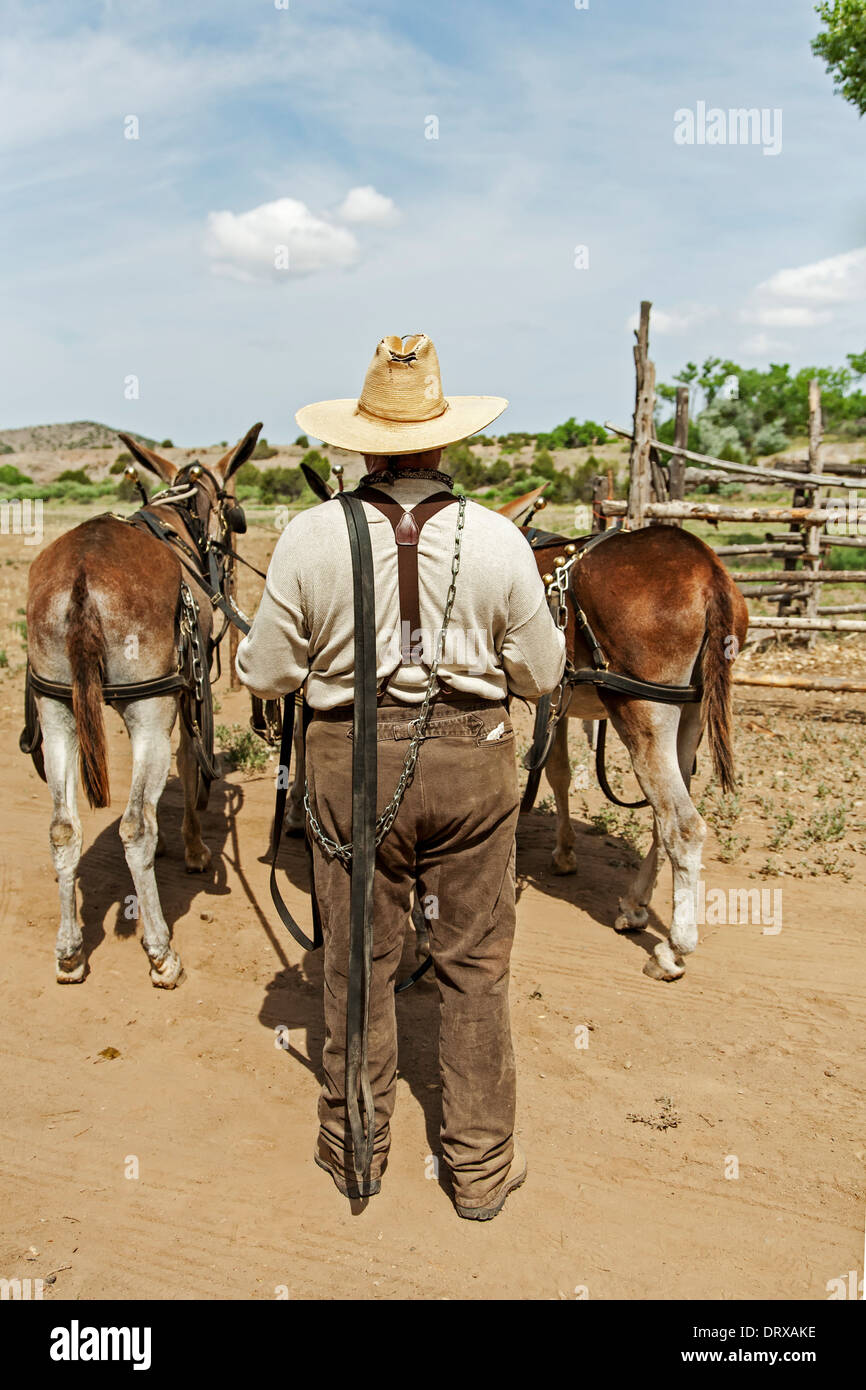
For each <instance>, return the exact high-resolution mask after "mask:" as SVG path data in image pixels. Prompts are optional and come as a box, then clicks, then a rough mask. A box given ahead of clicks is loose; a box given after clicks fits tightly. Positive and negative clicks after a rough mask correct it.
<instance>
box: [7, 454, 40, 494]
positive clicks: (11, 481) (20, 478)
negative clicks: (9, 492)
mask: <svg viewBox="0 0 866 1390" xmlns="http://www.w3.org/2000/svg"><path fill="white" fill-rule="evenodd" d="M9 452H10V453H11V452H12V451H11V449H10V451H9ZM32 482H33V479H32V478H31V477H29V476H28V475H27V474H26V473H22V472H21V470H20V468H16V467H15V465H14V463H3V464H0V483H6V484H7V486H9V487H15V486H16V484H18V483H32Z"/></svg>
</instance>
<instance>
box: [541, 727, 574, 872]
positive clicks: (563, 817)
mask: <svg viewBox="0 0 866 1390" xmlns="http://www.w3.org/2000/svg"><path fill="white" fill-rule="evenodd" d="M544 772H545V776H546V777H547V780H548V782H549V783H550V786H551V789H552V791H553V796H554V800H555V801H556V848H555V849H554V851H553V855H552V857H551V861H550V864H551V868H552V869H553V872H554V873H555V874H573V873H575V872H576V870H577V855H576V854H575V852H574V830H573V828H572V824H571V813H570V811H569V809H568V793H569V791H570V789H571V766H570V764H569V761H568V719H560V721H559V723H558V724H557V726H556V732H555V734H554V735H553V743H552V745H551V748H550V754H549V756H548V759H547V762H546V763H545V765H544Z"/></svg>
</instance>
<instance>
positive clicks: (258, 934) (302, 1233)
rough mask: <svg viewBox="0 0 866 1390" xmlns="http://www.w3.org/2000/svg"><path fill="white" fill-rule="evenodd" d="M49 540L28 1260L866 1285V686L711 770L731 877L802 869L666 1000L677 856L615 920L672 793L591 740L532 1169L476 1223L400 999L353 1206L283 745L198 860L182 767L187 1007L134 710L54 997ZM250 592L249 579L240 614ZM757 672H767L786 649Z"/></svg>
mask: <svg viewBox="0 0 866 1390" xmlns="http://www.w3.org/2000/svg"><path fill="white" fill-rule="evenodd" d="M58 524H63V525H67V524H69V523H68V519H67V520H66V521H64V522H63V523H58ZM52 534H54V533H53V532H49V534H48V536H47V537H46V540H48V539H51V536H52ZM273 539H274V537H273V535H272V534H271V535H268V533H266V532H264V531H261V532H259V531H256V532H254V533H252V534H251V536H250V537H249V538H248V541H247V542H246V543H245V547H246V548H245V553H246V554H247V555H248V557H249V558H250V559H252V560H253V561H255V562H257V563H261V562H262V560H263V559H265V558H266V556H267V554H268V552H269V550H270V548H271V547H272V545H273ZM32 558H33V549H32V548H27V547H24V546H23V545H22V544H21V543H20V542H19V541H18V540H17V539H16V538H14V537H4V559H5V560H6V564H5V565H4V566H3V568H2V569H0V604H2V614H3V622H4V624H5V627H6V635H5V637H4V642H5V647H6V650H7V652H8V658H7V659H8V663H9V664H8V666H7V667H5V668H4V669H2V671H0V679H2V684H0V740H2V746H3V748H4V749H5V750H6V756H5V758H4V780H3V792H4V796H3V802H2V809H0V831H2V841H3V856H2V882H0V900H2V931H3V949H2V962H3V969H2V982H0V994H2V1008H3V1017H4V1027H3V1032H2V1041H0V1048H2V1063H0V1067H2V1070H0V1094H2V1146H0V1152H2V1158H0V1164H2V1168H0V1188H2V1190H0V1209H2V1212H3V1221H2V1230H0V1275H2V1276H3V1277H6V1278H12V1277H15V1276H20V1277H26V1276H30V1277H41V1278H46V1277H47V1276H49V1275H53V1276H54V1282H53V1283H51V1284H50V1285H48V1286H47V1287H46V1291H45V1292H46V1297H53V1298H92V1297H110V1298H133V1297H135V1298H154V1299H169V1298H171V1299H177V1298H193V1297H206V1298H219V1297H230V1298H267V1299H270V1298H274V1297H275V1296H277V1295H278V1293H280V1292H281V1291H282V1290H285V1291H286V1292H287V1294H288V1296H289V1297H292V1298H302V1297H307V1296H312V1297H327V1298H335V1297H336V1298H343V1297H363V1298H399V1297H424V1298H434V1299H453V1298H479V1299H480V1298H497V1297H511V1298H513V1297H517V1298H528V1299H548V1298H552V1299H557V1298H568V1299H573V1298H576V1297H585V1296H588V1297H591V1298H648V1297H660V1298H669V1299H684V1298H698V1299H703V1298H714V1297H721V1298H737V1297H742V1298H773V1299H791V1298H809V1299H823V1298H826V1297H827V1284H828V1281H829V1280H832V1279H834V1278H837V1277H847V1272H848V1271H849V1270H851V1269H856V1270H857V1271H858V1275H859V1276H862V1272H863V1265H862V1261H863V1233H864V1215H866V1134H864V1127H863V1116H864V1092H866V1067H864V1061H863V1045H862V1044H863V1037H864V1021H866V1018H864V1016H866V1003H864V994H866V991H864V964H863V962H864V951H863V947H864V938H866V912H864V907H863V899H864V889H866V852H864V851H866V815H864V806H863V801H862V800H861V788H862V785H863V784H862V777H863V773H864V740H863V733H864V730H863V723H864V721H866V697H864V696H859V697H846V698H845V699H844V701H839V700H836V699H834V698H833V697H832V696H826V695H821V696H812V695H808V694H806V695H803V694H801V693H797V692H784V693H782V695H781V697H780V692H770V693H768V692H765V691H762V690H749V689H743V690H742V691H740V692H739V693H738V697H737V708H738V714H737V747H738V755H739V770H740V775H741V779H742V785H741V788H740V791H739V793H738V795H737V797H736V798H728V799H725V798H721V797H720V796H719V795H718V790H717V788H715V787H714V784H713V783H712V781H711V779H710V778H709V776H708V768H707V766H706V760H705V759H704V758H703V757H702V758H701V766H700V769H699V774H698V778H697V780H696V784H695V785H696V799H697V800H699V801H700V802H701V803H702V807H703V810H704V812H705V814H706V815H707V818H708V820H709V821H710V824H711V827H712V832H711V835H710V837H709V839H708V842H707V849H706V852H705V856H704V862H705V870H706V881H707V885H708V887H709V886H710V885H712V886H713V887H720V888H723V889H725V890H727V889H729V888H733V889H749V888H754V887H758V888H761V887H765V888H770V889H775V888H781V890H782V892H783V924H782V930H781V931H780V932H778V933H777V934H768V933H766V932H765V931H764V930H763V928H762V925H761V924H760V923H751V922H750V923H743V924H738V925H706V926H705V927H704V928H703V929H702V932H701V944H700V946H699V948H698V951H697V952H696V954H695V955H694V956H693V957H691V958H690V959H689V962H688V969H687V973H686V976H685V977H684V979H682V980H681V981H679V982H677V983H674V984H667V985H666V984H660V983H657V982H654V981H651V980H649V979H648V978H647V977H645V976H644V975H643V974H642V966H643V964H644V962H645V960H646V958H647V953H648V952H650V951H651V950H652V946H653V944H654V941H655V940H656V939H657V932H658V931H659V930H660V928H661V925H662V924H663V923H664V922H666V921H667V920H668V915H669V910H670V879H669V874H668V872H667V871H666V870H663V872H662V874H661V876H660V881H659V888H658V890H657V893H656V896H655V899H654V903H653V907H654V913H653V915H652V916H651V920H650V925H649V928H648V929H647V930H646V931H644V932H640V933H638V934H637V935H634V936H631V937H622V936H618V935H616V933H615V932H614V931H613V929H612V922H613V918H614V916H615V912H616V901H617V896H618V894H619V892H621V891H622V887H623V885H624V883H625V882H626V881H627V877H628V875H629V873H630V872H632V869H631V866H632V865H633V864H634V863H636V847H641V846H645V845H646V842H647V838H648V836H647V812H646V811H639V812H635V813H629V812H620V811H617V810H615V809H614V808H608V807H607V805H606V803H605V802H604V801H603V799H602V798H601V796H600V794H599V793H598V791H597V789H596V787H595V785H594V781H593V780H592V779H591V778H590V779H584V778H583V777H582V774H581V775H577V774H578V772H579V769H580V768H582V767H584V766H586V767H587V768H588V767H589V761H588V754H587V751H586V746H585V743H584V741H583V738H582V735H581V732H580V726H579V725H575V727H574V732H573V735H572V745H573V754H574V757H575V764H576V781H577V783H578V787H577V789H576V790H575V792H574V795H573V799H572V813H573V818H574V824H575V828H576V831H577V835H578V842H577V851H578V857H579V863H580V868H579V872H578V873H577V874H576V875H574V876H570V877H566V878H562V877H557V876H555V875H553V874H552V873H551V872H550V869H549V857H550V851H551V849H552V846H553V836H554V821H553V818H552V816H551V814H550V813H549V810H548V809H546V803H545V802H544V801H543V800H542V802H541V804H540V807H539V809H537V810H536V811H535V812H534V813H533V814H532V815H531V816H529V817H528V818H526V819H525V820H524V821H523V823H522V825H521V831H520V842H519V858H518V869H519V875H520V903H519V919H518V921H519V926H518V935H517V942H516V946H515V951H514V965H513V978H512V996H511V997H512V1008H513V1024H514V1036H515V1044H516V1049H517V1058H518V1069H519V1070H518V1075H519V1133H520V1139H521V1142H522V1143H523V1145H524V1146H525V1148H526V1150H527V1153H528V1156H529V1165H530V1168H529V1178H528V1181H527V1183H526V1185H525V1187H524V1188H523V1189H522V1190H521V1191H520V1192H518V1193H516V1194H514V1195H513V1196H512V1197H511V1198H510V1199H509V1201H508V1203H507V1205H506V1208H505V1210H504V1212H503V1213H502V1215H501V1216H500V1217H499V1218H498V1219H497V1220H496V1221H494V1222H492V1223H490V1224H488V1225H473V1224H471V1223H468V1222H462V1221H460V1220H459V1219H458V1218H457V1217H456V1215H455V1214H454V1212H453V1209H452V1207H451V1204H450V1201H449V1198H448V1195H447V1190H446V1188H445V1186H444V1183H445V1179H444V1177H443V1178H442V1180H441V1183H440V1182H438V1181H437V1180H436V1178H435V1175H434V1173H433V1169H434V1165H433V1164H432V1163H431V1162H430V1161H429V1156H430V1155H435V1154H436V1153H437V1150H438V1140H437V1132H438V1110H439V1088H438V1078H437V1064H436V1016H437V1008H436V992H435V986H431V985H429V984H427V983H426V982H425V983H422V984H421V985H419V986H418V987H417V988H416V989H414V990H412V991H410V992H409V993H408V994H407V995H405V996H403V997H401V999H400V1000H399V1001H398V1016H399V1021H400V1079H399V1096H398V1106H397V1114H396V1117H395V1122H394V1125H393V1147H392V1155H391V1162H390V1167H389V1169H388V1172H387V1176H386V1181H385V1183H384V1185H383V1191H382V1194H381V1195H380V1196H379V1197H377V1198H375V1199H374V1200H373V1201H372V1202H370V1203H369V1205H367V1206H366V1207H365V1208H364V1209H363V1210H360V1209H359V1210H357V1211H354V1212H353V1211H352V1210H350V1207H349V1204H348V1203H347V1202H346V1201H345V1200H344V1199H343V1198H341V1197H340V1196H339V1195H338V1194H337V1192H336V1191H335V1189H334V1188H333V1186H332V1185H331V1183H330V1180H329V1179H328V1178H327V1177H326V1176H325V1175H324V1174H323V1173H321V1172H320V1171H319V1170H318V1169H317V1168H316V1167H315V1166H314V1165H313V1163H312V1158H311V1155H312V1149H313V1142H314V1137H315V1103H316V1094H317V1085H318V1083H317V1070H318V1066H319V1058H320V1051H321V1044H322V1014H321V1003H320V996H321V962H320V960H319V958H318V957H317V956H312V955H305V954H304V953H303V952H302V951H301V950H300V949H299V948H297V947H296V946H295V944H294V943H293V942H292V941H291V940H290V939H289V938H288V937H287V936H286V935H285V933H284V932H283V930H282V928H281V927H280V926H279V924H278V923H277V921H276V918H275V914H274V912H273V910H272V908H271V905H270V899H269V895H268V889H267V867H266V862H265V853H266V847H267V842H268V833H269V826H270V817H271V806H272V797H273V785H272V769H273V762H271V764H270V765H269V767H268V768H266V769H264V770H262V771H260V772H256V773H250V772H245V771H234V772H231V773H229V775H227V776H226V777H225V778H224V780H222V781H221V782H219V783H217V784H216V785H215V786H214V789H213V793H212V798H211V804H210V807H209V809H208V811H207V813H206V814H205V818H204V835H205V839H206V841H207V843H208V844H209V845H210V848H211V849H212V851H213V854H214V859H213V864H212V866H211V870H210V871H209V872H208V873H207V874H205V875H204V876H203V877H191V876H189V875H187V874H186V873H185V872H184V867H183V855H182V847H181V842H180V814H181V795H180V788H179V784H178V781H177V779H176V778H174V777H173V778H172V780H171V781H170V783H169V786H168V788H167V790H166V794H165V797H164V799H163V803H162V808H161V821H162V825H163V828H164V831H165V833H166V837H167V842H168V844H167V853H166V855H165V856H164V857H163V858H162V859H161V860H160V861H159V867H158V878H159V882H160V888H161V893H162V899H163V905H164V908H165V911H166V916H167V918H168V920H169V921H170V922H171V923H172V924H173V929H174V939H175V943H176V945H177V947H178V949H179V951H180V953H181V955H182V957H183V960H184V963H185V966H186V972H187V977H186V979H185V981H184V983H183V984H182V986H181V987H180V988H179V989H178V990H176V991H175V992H173V993H164V992H161V991H158V990H155V989H153V988H152V987H151V985H150V983H149V980H148V974H147V962H146V958H145V956H144V954H143V952H142V950H141V948H140V945H139V944H138V942H137V941H136V939H135V938H136V931H135V924H134V923H130V922H128V921H127V920H126V919H125V916H124V900H125V898H126V895H127V894H129V893H131V891H132V885H131V881H130V878H129V874H128V871H127V868H126V864H125V861H124V858H123V854H122V849H121V845H120V841H119V838H118V833H117V828H118V820H119V817H120V815H121V813H122V810H123V805H124V801H125V794H126V788H127V785H128V769H129V751H128V742H127V739H126V735H125V733H124V732H123V728H122V725H121V724H120V721H119V719H118V718H117V716H116V715H114V714H113V713H108V715H107V727H108V730H109V745H110V757H111V771H112V787H113V803H112V806H111V807H110V808H109V809H107V810H105V811H96V812H94V811H84V812H83V819H84V824H85V852H84V855H83V858H82V861H81V866H80V902H81V910H82V913H83V920H84V923H85V934H86V942H87V947H88V951H89V954H90V974H89V976H88V978H87V980H86V982H85V983H84V984H83V985H80V986H67V987H63V988H61V987H59V986H58V985H56V984H55V982H54V976H53V968H52V967H53V944H54V936H55V932H56V925H57V897H56V885H55V883H54V875H53V870H52V866H51V859H50V855H49V850H48V838H47V830H48V813H49V806H48V798H47V793H46V789H45V787H44V785H43V784H42V783H41V782H40V781H39V779H38V778H37V776H36V773H35V771H34V770H33V768H32V766H31V763H30V761H29V759H25V758H24V757H22V756H21V755H20V753H19V752H18V750H17V736H18V732H19V730H20V726H21V715H20V704H21V690H22V684H23V671H22V662H23V646H22V643H21V639H22V634H21V633H20V631H19V630H17V629H16V628H15V626H14V624H15V623H16V622H17V621H19V618H18V610H19V609H20V608H22V607H23V603H24V590H25V584H26V569H27V564H28V563H29V561H30V560H32ZM255 596H256V590H255V587H254V586H253V584H252V583H251V582H250V581H248V580H247V579H246V578H244V580H243V581H242V584H241V594H240V597H241V602H242V604H243V605H244V606H245V607H246V608H247V609H248V610H252V609H253V608H254V606H255ZM858 643H859V639H858ZM2 645H4V643H3V642H0V646H2ZM855 650H856V652H857V654H858V660H860V659H861V649H860V647H859V645H858V644H857V643H855V644H849V646H848V647H846V648H843V649H842V655H841V657H840V658H839V660H841V661H843V662H844V661H846V660H848V659H849V657H850V655H851V653H852V652H854V651H855ZM846 654H847V655H846ZM750 659H751V658H750ZM759 659H760V660H762V661H763V663H764V665H763V667H762V669H770V668H771V667H772V664H773V660H774V658H773V655H772V653H770V654H767V655H766V656H764V657H763V658H759ZM815 660H816V669H821V670H826V669H828V667H832V665H833V664H834V662H835V660H836V657H835V656H834V654H833V653H832V652H831V651H830V650H829V647H828V650H827V653H826V657H823V656H821V654H820V653H819V656H818V657H816V659H815ZM821 661H823V662H825V664H820V662H821ZM218 698H219V700H220V702H221V710H220V712H219V714H218V722H220V723H222V724H225V725H227V726H231V725H233V724H238V725H239V726H245V724H246V721H247V718H248V703H247V701H246V699H245V697H244V696H243V695H241V694H240V693H230V692H228V690H227V689H226V682H225V681H223V682H222V684H221V686H220V687H219V688H218ZM518 718H519V719H520V720H521V738H522V740H523V741H524V742H526V741H527V740H528V737H529V721H528V718H527V717H526V716H525V715H523V714H522V713H521V714H519V715H518ZM618 752H619V750H618V749H616V748H614V750H613V754H614V756H613V762H614V766H615V768H618V769H619V772H618V773H617V774H616V775H617V776H618V777H619V779H620V785H621V786H622V787H623V789H628V790H629V791H630V790H631V788H632V787H633V786H634V782H633V779H632V778H631V777H630V775H628V774H627V773H626V770H625V765H624V763H623V762H622V759H621V757H617V753H618ZM584 780H587V781H588V786H586V787H584V786H583V785H582V783H583V781H584ZM544 790H546V788H545V789H543V792H542V796H543V795H544ZM788 812H790V816H789V815H788V814H787V813H788ZM825 813H826V814H825ZM283 863H284V868H285V870H286V871H287V874H288V885H287V897H288V899H289V902H290V905H291V906H292V908H293V910H297V912H298V913H299V914H300V915H301V917H302V919H303V920H309V917H308V910H309V909H308V901H307V899H306V897H305V893H304V888H305V884H306V869H305V863H304V856H303V853H302V850H301V847H300V845H299V844H298V842H297V841H292V842H290V843H289V844H288V846H287V848H286V850H285V853H284V860H283ZM656 914H657V915H656ZM410 955H411V942H410V943H408V944H407V960H408V958H409V956H410ZM282 1028H285V1029H288V1035H287V1039H286V1040H287V1042H288V1047H287V1048H284V1047H281V1046H280V1038H281V1036H284V1035H281V1034H280V1032H279V1031H278V1030H280V1029H282ZM583 1041H585V1042H586V1043H587V1046H585V1047H584V1046H580V1045H576V1044H580V1043H581V1042H583ZM734 1160H736V1162H734ZM737 1168H738V1176H731V1174H733V1173H734V1172H735V1171H736V1169H737ZM136 1169H137V1176H134V1174H135V1172H136Z"/></svg>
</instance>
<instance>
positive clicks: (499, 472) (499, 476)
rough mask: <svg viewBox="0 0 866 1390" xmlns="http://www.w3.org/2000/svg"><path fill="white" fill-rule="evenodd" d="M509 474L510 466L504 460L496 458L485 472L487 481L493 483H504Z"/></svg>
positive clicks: (506, 460)
mask: <svg viewBox="0 0 866 1390" xmlns="http://www.w3.org/2000/svg"><path fill="white" fill-rule="evenodd" d="M510 473H511V464H510V463H509V462H508V459H506V458H498V459H497V460H496V462H495V463H491V465H490V467H489V468H488V470H487V481H488V483H493V485H494V486H495V485H496V484H497V483H504V482H505V479H506V478H507V477H509V475H510Z"/></svg>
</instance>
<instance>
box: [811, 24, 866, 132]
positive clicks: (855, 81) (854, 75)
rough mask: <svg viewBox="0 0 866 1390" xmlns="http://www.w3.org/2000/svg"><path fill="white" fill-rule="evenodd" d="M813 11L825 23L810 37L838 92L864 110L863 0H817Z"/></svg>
mask: <svg viewBox="0 0 866 1390" xmlns="http://www.w3.org/2000/svg"><path fill="white" fill-rule="evenodd" d="M815 12H816V14H817V15H818V16H819V18H820V19H821V22H822V23H823V24H824V25H825V26H826V27H825V28H824V29H823V30H822V32H821V33H820V34H818V36H817V38H814V39H813V40H812V52H813V53H815V54H816V55H817V56H818V57H819V58H823V60H824V64H825V66H826V68H827V71H828V72H829V73H832V75H833V82H834V87H833V90H834V91H836V92H839V93H840V94H841V95H842V96H843V97H844V98H845V100H846V101H850V102H851V104H852V106H856V107H857V110H858V111H859V112H860V115H861V116H862V115H864V114H866V0H821V3H819V4H817V5H816V6H815Z"/></svg>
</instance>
